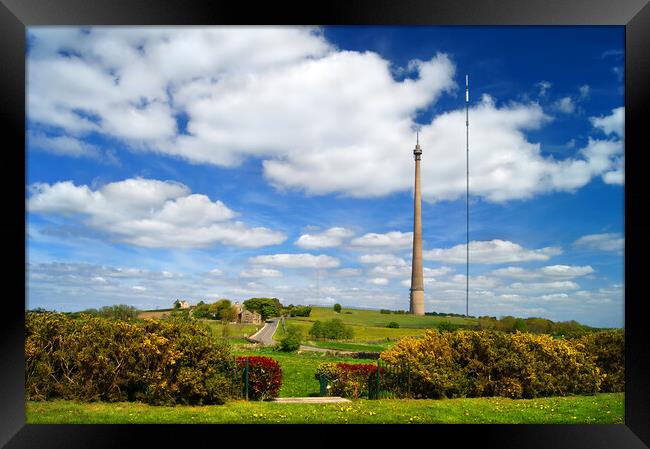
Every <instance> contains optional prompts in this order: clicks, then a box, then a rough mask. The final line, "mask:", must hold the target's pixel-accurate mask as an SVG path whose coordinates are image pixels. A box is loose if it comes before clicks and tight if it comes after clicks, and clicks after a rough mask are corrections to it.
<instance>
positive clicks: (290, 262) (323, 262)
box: [248, 254, 341, 268]
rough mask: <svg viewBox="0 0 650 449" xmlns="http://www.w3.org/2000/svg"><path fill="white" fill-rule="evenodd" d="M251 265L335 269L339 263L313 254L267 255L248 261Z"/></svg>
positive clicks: (330, 257) (335, 259)
mask: <svg viewBox="0 0 650 449" xmlns="http://www.w3.org/2000/svg"><path fill="white" fill-rule="evenodd" d="M248 262H249V263H250V264H252V265H263V266H271V267H283V268H337V267H338V266H339V265H340V264H341V262H340V261H339V259H337V258H336V257H332V256H326V255H319V256H314V255H313V254H269V255H264V256H256V257H252V258H250V259H248Z"/></svg>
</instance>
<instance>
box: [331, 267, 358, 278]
mask: <svg viewBox="0 0 650 449" xmlns="http://www.w3.org/2000/svg"><path fill="white" fill-rule="evenodd" d="M335 274H336V276H340V277H353V276H360V275H361V270H360V269H358V268H341V269H340V270H338V271H336V273H335Z"/></svg>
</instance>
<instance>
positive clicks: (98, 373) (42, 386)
mask: <svg viewBox="0 0 650 449" xmlns="http://www.w3.org/2000/svg"><path fill="white" fill-rule="evenodd" d="M25 337H26V338H25V387H26V396H27V400H43V399H50V398H62V399H74V400H79V401H98V400H101V401H109V402H113V401H132V400H140V401H143V402H147V403H150V404H208V403H211V404H215V403H216V404H219V403H224V402H225V401H226V400H227V399H228V398H229V397H231V396H233V395H234V394H235V392H236V389H237V388H238V385H235V384H236V382H233V379H237V367H236V365H235V360H234V358H233V357H232V356H231V354H230V347H229V346H228V344H227V343H225V342H220V341H219V340H217V339H215V338H213V337H212V336H211V335H210V334H209V330H208V329H206V328H205V327H203V326H201V325H200V324H198V323H195V322H191V321H187V320H177V319H171V320H166V321H153V320H144V321H141V322H126V321H115V320H108V319H105V318H100V317H94V316H90V315H81V316H80V317H78V318H70V317H68V316H66V315H64V314H61V313H27V314H26V316H25Z"/></svg>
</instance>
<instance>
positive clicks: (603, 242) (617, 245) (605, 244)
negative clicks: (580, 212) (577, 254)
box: [573, 232, 625, 252]
mask: <svg viewBox="0 0 650 449" xmlns="http://www.w3.org/2000/svg"><path fill="white" fill-rule="evenodd" d="M573 244H574V246H576V247H578V248H585V249H592V250H598V251H618V252H621V251H623V248H624V247H625V237H623V234H621V233H618V232H612V233H604V234H590V235H584V236H582V237H580V238H579V239H578V240H576V241H575V242H573Z"/></svg>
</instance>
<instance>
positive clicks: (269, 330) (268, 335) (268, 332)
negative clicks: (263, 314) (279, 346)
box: [248, 318, 280, 346]
mask: <svg viewBox="0 0 650 449" xmlns="http://www.w3.org/2000/svg"><path fill="white" fill-rule="evenodd" d="M268 321H271V322H270V323H266V324H265V325H264V327H263V328H262V329H260V330H259V331H257V332H256V333H254V334H253V335H251V336H250V337H248V338H249V339H250V340H254V341H256V342H258V343H261V344H263V345H265V346H274V345H275V340H273V334H275V330H276V329H277V328H278V323H279V322H280V318H270V319H269V320H268Z"/></svg>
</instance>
